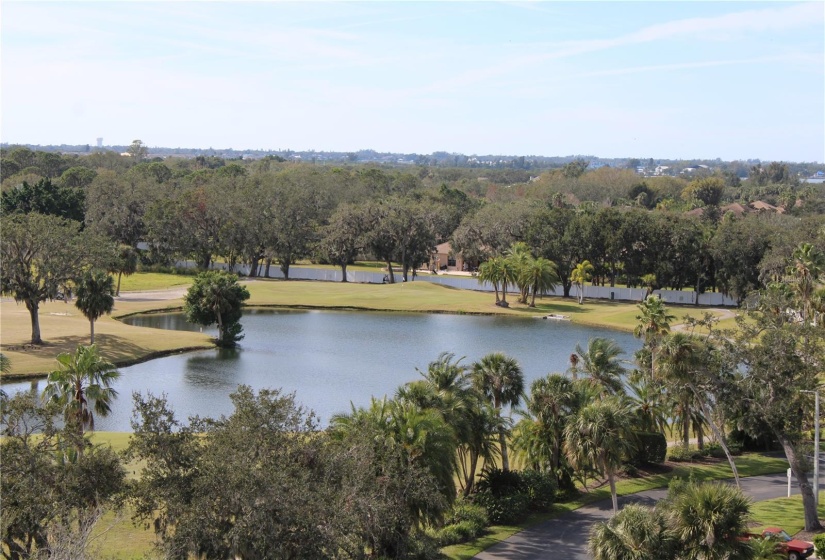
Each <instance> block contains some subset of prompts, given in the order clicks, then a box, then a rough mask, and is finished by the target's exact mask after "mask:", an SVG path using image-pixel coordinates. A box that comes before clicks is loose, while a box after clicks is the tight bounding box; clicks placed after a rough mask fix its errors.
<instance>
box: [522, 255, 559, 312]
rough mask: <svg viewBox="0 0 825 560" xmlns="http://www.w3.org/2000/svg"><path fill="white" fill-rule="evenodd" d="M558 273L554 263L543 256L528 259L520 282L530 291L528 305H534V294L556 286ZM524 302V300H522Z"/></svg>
mask: <svg viewBox="0 0 825 560" xmlns="http://www.w3.org/2000/svg"><path fill="white" fill-rule="evenodd" d="M558 281H559V274H558V272H557V271H556V263H554V262H553V261H551V260H548V259H545V258H541V257H540V258H538V259H532V258H531V259H530V260H529V261H528V262H527V264H526V265H525V267H524V269H523V270H522V282H524V284H525V285H526V286H527V287H528V289H529V291H530V307H535V306H536V294H538V293H542V294H544V293H546V292H549V291H551V290H552V289H553V288H555V287H556V284H557V283H558ZM524 303H526V302H524Z"/></svg>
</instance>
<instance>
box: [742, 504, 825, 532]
mask: <svg viewBox="0 0 825 560" xmlns="http://www.w3.org/2000/svg"><path fill="white" fill-rule="evenodd" d="M818 513H819V518H820V519H822V518H823V517H825V502H823V501H820V503H819V510H818ZM751 519H752V523H753V524H754V525H753V529H752V531H753V532H754V533H761V532H762V531H763V530H764V529H765V527H781V528H782V529H785V531H786V532H787V533H788V534H789V535H794V534H796V533H798V532H799V531H801V530H802V529H804V528H805V518H804V514H803V511H802V496H798V495H797V496H791V497H790V498H776V499H773V500H765V501H763V502H756V503H754V504H751Z"/></svg>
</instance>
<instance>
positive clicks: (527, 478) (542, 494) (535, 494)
mask: <svg viewBox="0 0 825 560" xmlns="http://www.w3.org/2000/svg"><path fill="white" fill-rule="evenodd" d="M521 480H522V488H523V491H524V492H526V493H527V496H528V497H529V498H530V509H532V510H533V511H545V510H547V509H548V508H549V507H550V506H552V505H553V503H554V502H555V501H556V491H557V490H558V485H557V484H556V477H554V476H553V475H551V474H550V473H546V472H541V471H534V470H526V471H522V472H521Z"/></svg>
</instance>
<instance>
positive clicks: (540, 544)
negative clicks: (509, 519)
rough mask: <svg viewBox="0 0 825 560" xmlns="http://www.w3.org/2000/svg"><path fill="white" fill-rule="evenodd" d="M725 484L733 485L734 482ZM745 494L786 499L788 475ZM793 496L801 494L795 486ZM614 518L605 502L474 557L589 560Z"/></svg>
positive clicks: (763, 480)
mask: <svg viewBox="0 0 825 560" xmlns="http://www.w3.org/2000/svg"><path fill="white" fill-rule="evenodd" d="M724 482H726V483H729V484H733V481H732V480H725V481H724ZM741 482H742V490H743V491H744V492H745V494H747V495H748V496H749V497H750V498H751V499H752V500H754V501H756V502H758V501H761V500H769V499H772V498H783V497H785V496H787V495H788V494H787V492H788V478H787V476H786V475H785V473H781V474H771V475H764V476H752V477H747V478H742V479H741ZM792 494H799V489H798V488H797V487H796V484H795V483H794V484H793V485H792ZM666 495H667V488H660V489H656V490H647V491H645V492H639V493H638V494H631V495H629V496H624V497H621V498H619V507H620V508H621V507H624V506H625V505H627V504H631V503H636V504H643V505H647V506H652V505H654V504H655V503H656V502H657V501H659V500H661V499H662V498H664V497H665V496H666ZM612 514H613V505H612V503H611V501H610V500H609V499H608V500H603V501H600V502H596V503H593V504H590V505H587V506H584V507H582V508H579V509H577V510H575V511H571V512H570V513H567V514H564V515H562V516H561V517H558V518H556V519H551V520H550V521H545V522H543V523H539V524H538V525H534V526H533V527H530V528H529V529H525V530H524V531H521V532H519V533H516V534H515V535H513V536H511V537H510V538H508V539H506V540H504V541H502V542H500V543H498V544H495V545H493V546H492V547H490V548H488V549H487V550H485V551H484V552H482V553H480V554H479V555H477V556H475V558H478V559H480V560H494V559H495V560H505V559H506V560H539V559H546V560H554V559H561V558H564V559H566V560H568V559H576V560H588V559H590V554H589V553H588V552H587V539H588V537H589V536H590V529H591V528H592V527H593V525H594V524H595V523H597V522H599V521H606V520H607V519H609V518H610V516H611V515H612Z"/></svg>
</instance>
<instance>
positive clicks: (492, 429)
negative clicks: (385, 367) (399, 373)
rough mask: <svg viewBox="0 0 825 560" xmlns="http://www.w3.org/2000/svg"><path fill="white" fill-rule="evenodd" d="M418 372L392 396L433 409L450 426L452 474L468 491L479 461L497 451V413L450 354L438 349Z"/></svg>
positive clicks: (486, 459)
mask: <svg viewBox="0 0 825 560" xmlns="http://www.w3.org/2000/svg"><path fill="white" fill-rule="evenodd" d="M419 373H421V375H422V376H423V378H424V379H421V380H419V381H413V382H411V383H407V384H406V385H403V386H401V387H400V388H399V389H398V391H397V393H396V398H397V399H398V400H400V401H405V402H410V403H413V404H414V405H415V406H417V407H418V408H420V409H432V410H435V411H436V412H438V413H439V414H440V415H441V417H442V418H443V419H444V421H445V422H446V424H447V425H448V426H450V428H451V429H452V430H453V432H454V435H455V439H456V445H457V446H458V449H457V452H458V461H457V462H456V474H457V476H458V478H459V482H460V483H461V488H462V491H463V492H464V494H465V495H469V494H470V493H471V492H472V490H473V487H474V484H475V473H476V470H477V467H478V463H479V461H480V460H481V461H484V462H485V463H486V462H487V461H492V460H494V459H495V457H496V456H497V454H498V447H497V445H496V437H495V436H497V435H498V427H499V424H500V421H499V419H498V416H497V415H496V413H495V411H494V410H493V409H492V408H491V407H490V405H489V404H488V403H487V402H486V400H485V399H484V397H483V395H482V394H481V393H479V392H478V390H476V388H475V387H473V386H472V384H471V382H470V378H469V373H468V371H467V368H466V367H465V366H463V365H461V359H458V360H455V355H454V354H451V353H449V352H442V353H441V354H440V355H439V356H438V358H437V359H436V360H434V361H432V362H430V364H429V365H428V367H427V370H426V371H424V372H419Z"/></svg>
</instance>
